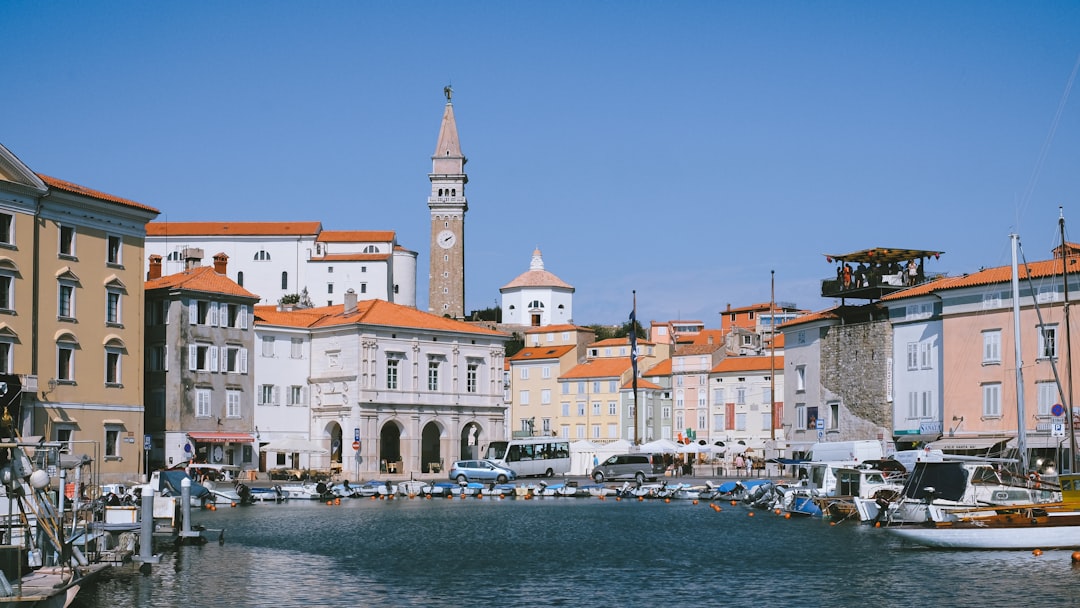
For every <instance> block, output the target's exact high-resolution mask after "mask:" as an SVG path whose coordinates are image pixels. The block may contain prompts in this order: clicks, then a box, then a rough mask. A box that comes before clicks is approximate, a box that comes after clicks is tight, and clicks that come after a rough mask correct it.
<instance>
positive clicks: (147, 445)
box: [142, 435, 151, 450]
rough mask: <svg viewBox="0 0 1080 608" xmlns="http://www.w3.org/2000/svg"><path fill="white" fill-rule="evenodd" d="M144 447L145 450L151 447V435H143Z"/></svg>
mask: <svg viewBox="0 0 1080 608" xmlns="http://www.w3.org/2000/svg"><path fill="white" fill-rule="evenodd" d="M142 447H143V449H144V450H149V449H150V447H151V442H150V435H143V441H142Z"/></svg>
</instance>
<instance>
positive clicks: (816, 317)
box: [780, 306, 840, 329]
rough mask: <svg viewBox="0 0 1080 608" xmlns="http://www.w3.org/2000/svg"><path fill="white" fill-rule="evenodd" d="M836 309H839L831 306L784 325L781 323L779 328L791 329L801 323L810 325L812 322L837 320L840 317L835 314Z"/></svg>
mask: <svg viewBox="0 0 1080 608" xmlns="http://www.w3.org/2000/svg"><path fill="white" fill-rule="evenodd" d="M837 308H839V307H838V306H833V307H832V308H826V309H825V310H819V311H818V312H812V313H810V314H805V315H803V316H801V317H798V318H795V319H792V320H790V321H788V322H786V323H781V324H780V327H781V328H784V329H787V328H788V327H792V326H795V325H802V324H803V323H811V322H813V321H821V320H823V319H839V318H840V316H839V315H838V314H837V313H836V309H837Z"/></svg>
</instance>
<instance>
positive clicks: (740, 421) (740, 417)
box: [735, 412, 746, 431]
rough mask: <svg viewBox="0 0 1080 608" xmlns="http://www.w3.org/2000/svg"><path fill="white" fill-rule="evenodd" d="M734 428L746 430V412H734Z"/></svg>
mask: <svg viewBox="0 0 1080 608" xmlns="http://www.w3.org/2000/svg"><path fill="white" fill-rule="evenodd" d="M735 430H736V431H745V430H746V412H738V413H736V414H735Z"/></svg>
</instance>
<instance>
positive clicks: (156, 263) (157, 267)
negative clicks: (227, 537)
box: [146, 253, 161, 281]
mask: <svg viewBox="0 0 1080 608" xmlns="http://www.w3.org/2000/svg"><path fill="white" fill-rule="evenodd" d="M160 278H161V256H160V255H158V254H156V253H152V254H150V271H149V272H147V273H146V280H147V281H153V280H154V279H160Z"/></svg>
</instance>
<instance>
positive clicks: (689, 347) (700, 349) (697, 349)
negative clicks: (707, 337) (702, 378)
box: [671, 341, 725, 357]
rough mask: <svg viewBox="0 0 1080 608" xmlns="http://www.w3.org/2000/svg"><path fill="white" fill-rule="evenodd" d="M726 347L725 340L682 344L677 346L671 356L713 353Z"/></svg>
mask: <svg viewBox="0 0 1080 608" xmlns="http://www.w3.org/2000/svg"><path fill="white" fill-rule="evenodd" d="M724 348H725V346H724V342H723V341H719V342H714V343H713V344H680V345H678V346H677V347H675V352H673V353H671V356H672V357H681V356H690V355H711V354H713V353H715V352H716V351H718V350H723V349H724Z"/></svg>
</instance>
